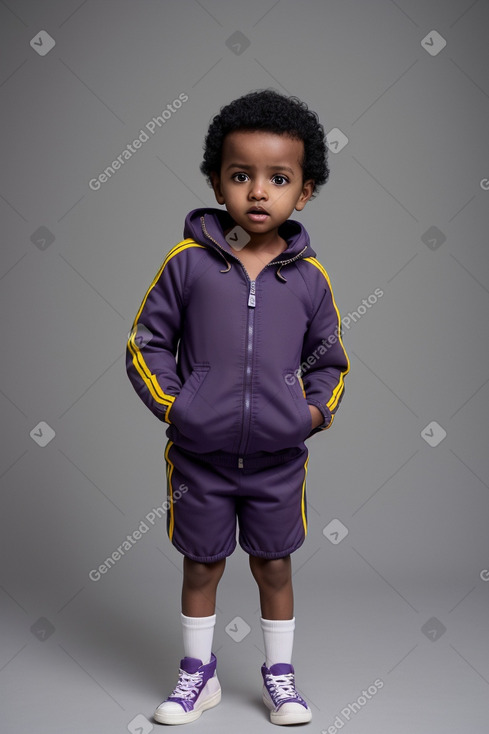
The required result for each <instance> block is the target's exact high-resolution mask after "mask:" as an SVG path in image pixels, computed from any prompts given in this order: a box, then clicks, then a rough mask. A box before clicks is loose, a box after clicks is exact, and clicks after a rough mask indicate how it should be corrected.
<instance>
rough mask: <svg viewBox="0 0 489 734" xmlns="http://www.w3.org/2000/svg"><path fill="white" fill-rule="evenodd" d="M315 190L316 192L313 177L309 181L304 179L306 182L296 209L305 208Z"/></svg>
mask: <svg viewBox="0 0 489 734" xmlns="http://www.w3.org/2000/svg"><path fill="white" fill-rule="evenodd" d="M313 192H314V181H313V179H312V178H310V179H309V180H308V181H304V184H303V186H302V191H301V195H300V196H299V198H298V199H297V202H296V205H295V209H296V211H298V212H300V211H301V210H302V209H304V207H305V205H306V204H307V202H308V201H309V199H310V198H311V196H312V194H313Z"/></svg>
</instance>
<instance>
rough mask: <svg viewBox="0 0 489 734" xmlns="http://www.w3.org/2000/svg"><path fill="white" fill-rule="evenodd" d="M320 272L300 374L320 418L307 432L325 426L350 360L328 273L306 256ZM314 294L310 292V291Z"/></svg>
mask: <svg viewBox="0 0 489 734" xmlns="http://www.w3.org/2000/svg"><path fill="white" fill-rule="evenodd" d="M307 260H308V261H309V262H311V263H312V264H313V265H314V266H315V267H316V268H317V270H319V271H320V274H319V273H318V274H317V275H318V276H319V278H317V279H316V284H317V285H316V287H315V289H314V292H315V294H316V299H315V302H316V303H318V301H319V305H318V306H317V308H316V311H315V312H314V314H313V317H312V319H311V322H310V324H309V329H308V331H307V333H306V335H305V338H304V343H303V349H302V358H301V366H300V374H301V378H302V382H303V387H304V391H305V396H306V400H307V402H308V403H309V404H310V405H315V406H316V407H317V408H319V410H320V411H321V413H322V414H323V417H324V421H323V423H322V424H321V425H320V426H319V427H318V428H316V429H314V430H313V431H312V432H311V434H310V435H313V434H314V433H317V432H318V431H321V430H325V429H326V428H329V427H330V426H331V424H332V423H333V418H334V416H335V413H336V411H337V410H338V408H339V405H340V402H341V400H342V398H343V395H344V392H345V384H344V378H345V376H346V375H347V373H348V372H349V370H350V361H349V359H348V355H347V353H346V351H345V348H344V346H343V342H342V339H341V319H340V314H339V311H338V308H337V306H336V303H335V300H334V295H333V290H332V288H331V282H330V280H329V276H328V274H327V272H326V270H325V269H324V268H323V266H322V265H321V264H320V263H319V262H318V261H317V260H316V258H307ZM313 295H314V294H313Z"/></svg>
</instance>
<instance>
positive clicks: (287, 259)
mask: <svg viewBox="0 0 489 734" xmlns="http://www.w3.org/2000/svg"><path fill="white" fill-rule="evenodd" d="M201 171H202V173H203V174H204V175H205V176H206V177H207V181H208V183H209V184H210V185H212V188H213V189H214V194H215V197H216V200H217V202H218V203H219V204H221V205H224V206H225V207H226V211H225V210H222V209H212V208H204V209H196V210H194V211H191V212H190V213H189V214H188V216H187V218H186V221H185V229H184V237H185V239H184V240H183V241H182V242H180V243H179V244H177V245H176V246H175V247H174V248H173V249H172V250H170V252H169V253H168V255H167V256H166V259H165V261H164V262H163V264H162V265H161V267H160V269H159V271H158V273H157V274H156V277H155V278H154V280H153V282H152V284H151V286H150V287H149V289H148V291H147V293H146V295H145V297H144V299H143V301H142V303H141V307H140V309H139V311H138V313H137V315H136V318H135V320H134V323H133V327H132V330H131V334H130V338H129V341H128V345H127V372H128V375H129V379H130V380H131V382H132V384H133V386H134V388H135V390H136V391H137V393H138V395H139V397H140V398H141V400H142V401H143V402H144V403H145V404H146V405H147V407H148V408H149V409H150V410H151V411H152V412H153V413H154V414H155V416H156V417H157V418H159V419H160V420H161V421H165V422H166V423H168V424H169V427H168V428H167V431H166V435H167V437H168V439H169V440H168V443H167V445H166V450H165V460H166V467H167V485H168V500H169V505H170V509H169V513H168V515H167V518H168V522H167V526H168V527H167V530H168V535H169V538H170V540H171V541H172V543H173V544H174V546H175V547H176V548H177V549H178V550H179V551H180V552H181V553H182V554H183V556H184V558H183V569H184V577H183V588H182V612H181V621H182V626H183V646H184V657H183V659H182V660H181V662H180V673H179V678H178V683H177V685H176V687H175V689H174V690H173V692H172V694H171V696H170V697H169V698H167V699H166V701H164V702H163V703H162V704H161V705H160V706H158V708H157V709H156V712H155V715H154V717H155V719H156V721H158V722H160V723H163V724H184V723H187V722H190V721H194V720H195V719H197V718H198V717H199V716H200V715H201V713H202V711H204V710H205V709H209V708H211V707H213V706H215V705H216V704H218V703H219V701H220V698H221V688H220V685H219V680H218V678H217V672H216V657H215V655H214V654H213V653H212V652H211V647H212V640H213V631H214V625H215V621H216V615H215V600H216V590H217V585H218V583H219V580H220V578H221V576H222V574H223V571H224V566H225V563H226V557H227V556H229V555H231V553H232V552H233V551H234V549H235V547H236V520H238V522H239V543H240V545H241V547H242V548H243V549H244V551H245V552H246V553H248V554H249V562H250V568H251V572H252V574H253V576H254V578H255V580H256V582H257V584H258V587H259V593H260V608H261V626H262V629H263V635H264V646H265V656H266V660H265V662H264V664H263V666H262V668H261V672H262V676H263V688H262V695H263V701H264V703H265V704H266V706H267V708H268V709H269V710H270V719H271V721H272V723H274V724H301V723H305V722H308V721H310V720H311V710H310V708H309V706H308V705H307V703H306V701H305V700H304V699H303V698H302V696H300V695H299V693H298V692H297V690H296V687H295V679H294V668H293V666H292V665H291V657H292V646H293V636H294V627H295V617H294V611H293V589H292V581H291V559H290V554H291V553H292V552H293V551H295V550H297V548H299V547H300V546H301V545H302V543H303V541H304V538H305V536H306V533H307V510H306V491H305V482H306V473H307V462H308V450H307V448H306V446H305V444H304V441H305V440H306V439H307V438H309V437H310V436H312V435H314V434H315V433H318V432H319V431H323V430H325V429H327V428H329V427H330V426H331V424H332V422H333V417H334V414H335V413H336V410H337V409H338V406H339V404H340V401H341V398H342V396H343V392H344V383H343V379H344V377H345V375H346V374H347V372H348V370H349V367H350V365H349V361H348V357H347V354H346V352H345V350H344V348H343V345H342V342H341V331H340V317H339V313H338V309H337V308H336V304H335V301H334V298H333V293H332V290H331V285H330V282H329V278H328V275H327V273H326V271H325V270H324V268H323V267H322V265H321V264H320V263H319V262H318V261H317V260H316V258H315V252H314V251H313V249H312V247H311V246H310V244H309V237H308V234H307V232H306V230H305V229H304V227H303V226H302V225H301V224H300V223H298V222H296V221H293V220H289V216H290V214H291V213H292V212H293V210H294V209H296V210H298V211H300V210H302V209H303V208H304V206H305V205H306V202H307V201H308V200H309V199H310V198H311V197H313V195H314V194H315V193H316V192H317V189H318V187H319V186H320V185H322V184H324V183H325V182H326V181H327V178H328V174H329V170H328V167H327V152H326V147H325V142H324V130H323V127H322V126H321V125H320V124H319V122H318V119H317V115H316V114H315V113H314V112H312V111H310V110H308V108H307V106H306V105H305V104H304V103H302V102H300V101H299V100H298V99H297V98H294V97H289V98H288V97H284V96H283V95H281V94H278V93H277V92H274V91H272V90H265V91H259V92H251V93H250V94H247V95H245V96H244V97H241V98H240V99H237V100H235V101H233V102H231V103H230V104H229V105H227V106H225V107H223V108H222V109H221V111H220V114H218V115H217V116H216V117H214V119H213V120H212V122H211V125H210V127H209V130H208V133H207V137H206V141H205V154H204V161H203V162H202V164H201Z"/></svg>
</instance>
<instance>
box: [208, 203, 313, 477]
mask: <svg viewBox="0 0 489 734" xmlns="http://www.w3.org/2000/svg"><path fill="white" fill-rule="evenodd" d="M200 221H201V225H202V231H203V233H204V234H205V236H206V237H207V238H208V239H210V240H211V242H213V243H214V244H215V245H217V247H219V249H220V250H221V251H222V252H224V253H225V254H226V255H231V257H233V258H234V259H235V260H237V261H238V263H239V264H240V265H241V267H242V268H243V271H244V273H245V275H246V278H247V280H248V283H249V288H248V318H247V323H246V353H245V373H244V389H243V416H242V417H243V422H242V428H241V440H240V443H239V457H238V469H243V468H244V461H243V454H244V452H245V448H246V444H247V442H248V437H249V433H250V424H251V382H252V370H251V365H252V363H253V353H254V332H255V308H256V279H255V280H251V278H250V276H249V273H248V271H247V270H246V268H245V266H244V265H243V263H242V262H241V260H240V259H239V257H237V256H236V255H234V254H233V253H228V252H227V250H225V249H224V247H222V245H220V244H219V242H217V241H216V240H215V239H214V237H212V236H211V235H210V234H209V232H208V231H207V228H206V226H205V220H204V216H201V218H200ZM306 249H307V245H306V247H304V249H303V250H302V251H301V252H299V253H298V254H297V255H295V256H294V257H292V258H290V259H289V260H284V261H283V262H280V261H278V262H277V261H275V260H272V261H271V262H269V263H267V264H266V265H265V266H264V267H263V270H265V268H268V267H269V266H270V265H279V264H280V266H283V265H288V264H289V263H291V262H294V261H295V260H297V259H298V258H300V257H301V256H302V254H303V253H304V251H305V250H306ZM259 275H260V273H259V274H258V275H257V276H256V277H257V278H258V276H259Z"/></svg>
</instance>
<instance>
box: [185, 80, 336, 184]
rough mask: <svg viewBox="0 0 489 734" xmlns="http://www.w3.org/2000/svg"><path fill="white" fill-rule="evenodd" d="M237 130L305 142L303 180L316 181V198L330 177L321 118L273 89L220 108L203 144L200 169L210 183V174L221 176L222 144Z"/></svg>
mask: <svg viewBox="0 0 489 734" xmlns="http://www.w3.org/2000/svg"><path fill="white" fill-rule="evenodd" d="M235 130H266V131H268V132H272V133H277V134H278V135H288V136H290V137H292V138H296V139H298V140H302V141H303V143H304V160H303V161H302V172H303V181H308V180H309V179H313V180H314V190H313V197H314V196H315V195H316V194H317V192H318V191H319V187H320V186H322V185H323V184H325V183H326V181H327V180H328V178H329V168H328V151H327V148H326V143H325V134H324V128H323V126H322V125H321V123H320V122H319V119H318V116H317V114H316V113H315V112H313V111H312V110H309V109H308V107H307V105H306V104H305V102H302V101H301V100H300V99H298V98H297V97H285V96H284V95H283V94H279V92H276V91H275V90H274V89H263V90H258V91H255V92H249V93H248V94H245V95H244V96H243V97H239V98H238V99H235V100H233V102H230V104H228V105H225V106H224V107H222V108H221V110H220V112H219V114H217V115H216V116H215V117H214V118H213V119H212V121H211V123H210V125H209V129H208V131H207V135H206V137H205V141H204V146H203V147H204V160H203V161H202V163H201V164H200V170H201V172H202V173H203V174H204V176H205V177H206V179H207V183H208V184H209V185H212V184H211V173H213V172H216V173H220V171H221V154H222V144H223V141H224V138H225V136H226V135H227V134H228V133H230V132H234V131H235Z"/></svg>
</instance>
